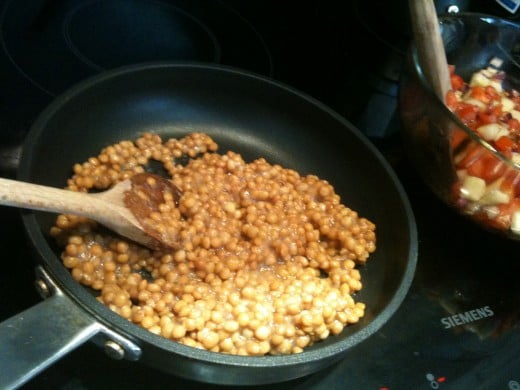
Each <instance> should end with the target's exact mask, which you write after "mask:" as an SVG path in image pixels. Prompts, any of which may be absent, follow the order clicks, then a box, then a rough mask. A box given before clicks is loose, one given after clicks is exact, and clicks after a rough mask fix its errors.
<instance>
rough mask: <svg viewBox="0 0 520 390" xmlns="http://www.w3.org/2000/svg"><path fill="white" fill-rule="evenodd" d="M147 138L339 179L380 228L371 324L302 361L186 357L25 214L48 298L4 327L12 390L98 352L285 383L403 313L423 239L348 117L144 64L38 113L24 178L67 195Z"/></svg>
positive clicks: (226, 78)
mask: <svg viewBox="0 0 520 390" xmlns="http://www.w3.org/2000/svg"><path fill="white" fill-rule="evenodd" d="M374 115H377V113H374ZM145 131H150V132H156V133H158V134H160V135H161V136H163V137H164V138H168V137H180V136H182V135H184V134H187V133H190V132H194V131H202V132H206V133H208V134H209V135H210V136H212V137H213V138H214V139H215V140H216V141H217V143H218V144H219V145H220V147H221V151H225V150H233V151H236V152H239V153H241V154H242V155H243V156H244V158H245V159H246V160H252V159H254V158H258V157H265V158H266V159H267V160H268V161H269V162H272V163H279V164H281V165H283V166H285V167H288V168H293V169H295V170H297V171H298V172H299V173H300V174H311V173H312V174H316V175H318V176H319V177H321V178H323V179H326V180H328V181H329V182H330V183H331V184H332V185H333V186H334V187H335V189H336V191H337V192H338V193H339V194H340V195H341V197H342V201H343V202H344V203H345V204H346V205H348V206H349V207H351V208H353V209H354V210H356V211H358V212H359V214H360V215H361V216H364V217H367V218H369V219H370V220H372V221H373V222H374V223H375V224H376V226H377V230H376V234H377V250H376V252H375V253H374V254H372V256H371V257H370V258H369V260H368V262H367V264H366V265H364V266H362V267H361V274H362V280H363V284H364V287H363V289H362V291H361V292H360V293H358V294H357V296H356V299H357V300H359V301H362V302H365V303H366V306H367V310H366V316H365V317H364V318H363V319H362V320H361V321H360V322H359V323H358V324H355V325H352V326H348V327H347V328H345V330H344V331H343V332H342V333H341V334H340V335H338V336H332V337H329V338H328V339H326V340H325V341H323V342H320V343H317V344H315V345H314V346H312V347H309V348H308V349H306V350H305V351H304V352H303V353H300V354H294V355H285V356H264V357H244V356H234V355H225V354H220V353H214V352H208V351H205V350H200V349H195V348H191V347H188V346H184V345H181V344H178V343H175V342H172V341H169V340H166V339H163V338H162V337H160V336H157V335H154V334H152V333H150V332H148V331H147V330H145V329H142V328H140V327H138V326H136V325H133V324H132V323H130V322H129V321H127V320H125V319H123V318H121V317H119V316H118V315H117V314H115V313H113V312H111V311H110V310H109V309H108V308H107V307H105V306H103V305H102V304H100V303H99V302H98V301H97V300H96V299H95V297H94V296H93V295H92V293H91V292H90V291H88V290H87V289H85V288H84V287H82V286H81V285H79V284H77V283H76V282H75V281H74V280H73V279H72V277H71V276H70V274H69V271H68V270H66V269H65V267H64V266H63V265H62V263H61V260H60V258H59V250H57V248H55V246H54V244H53V241H52V239H50V237H49V234H48V232H49V228H50V227H51V226H52V225H53V223H54V221H55V215H52V214H49V213H43V212H34V211H22V217H23V222H24V225H25V228H26V230H27V233H28V237H29V241H30V243H31V244H32V247H33V248H34V251H35V255H36V259H37V260H38V267H37V281H36V284H37V286H39V289H40V292H41V294H42V296H44V297H45V298H46V299H44V300H43V301H42V302H41V303H40V304H38V305H36V306H34V307H32V308H30V309H28V310H27V311H25V312H23V313H20V314H19V315H17V316H14V317H12V318H10V319H8V320H6V321H4V322H3V323H1V324H0V340H1V343H0V361H1V362H2V367H1V370H2V373H1V375H0V387H2V388H5V387H10V386H18V385H21V384H23V383H25V382H26V381H27V380H29V379H30V378H31V377H33V376H34V375H36V374H37V373H38V372H40V371H42V370H44V369H45V368H46V367H47V366H49V365H50V364H52V363H53V362H55V361H56V360H57V359H59V358H61V357H62V356H64V355H66V354H67V353H68V352H69V351H71V350H72V349H74V348H75V347H77V346H79V345H80V344H82V343H84V342H86V341H93V342H95V343H97V344H99V345H100V346H101V347H102V348H104V349H105V351H106V352H107V353H109V355H110V356H112V357H114V358H116V359H130V360H135V361H137V363H136V364H139V363H140V362H142V363H144V364H149V365H151V366H153V367H155V368H158V369H160V370H163V371H166V372H169V373H172V374H174V375H177V376H181V377H185V378H189V379H194V380H197V381H201V382H206V383H216V384H234V385H249V384H250V385H252V384H268V383H274V382H282V381H286V380H290V379H294V378H298V377H301V376H304V375H308V374H310V373H313V372H316V371H318V370H320V369H323V368H325V367H326V366H329V365H331V364H333V363H334V362H337V361H338V360H340V359H341V358H342V357H343V356H345V354H346V353H348V351H349V349H350V348H351V347H352V346H354V345H356V344H358V343H360V342H362V341H363V340H365V339H366V338H367V337H369V336H370V335H372V334H374V333H375V332H377V331H378V329H380V328H381V326H382V325H383V324H384V323H385V322H386V321H387V320H388V319H389V318H390V317H391V316H392V314H393V313H394V312H395V311H396V310H397V308H398V306H399V305H400V303H401V302H402V300H403V299H404V297H405V295H406V293H407V291H408V288H409V286H410V284H411V281H412V278H413V275H414V271H415V265H416V261H417V233H416V227H415V221H414V217H413V214H412V211H411V208H410V205H409V202H408V199H407V196H406V194H405V192H404V190H403V188H402V187H401V185H400V183H399V181H398V179H397V177H396V175H395V174H394V172H393V171H392V169H391V167H390V166H389V164H388V163H387V162H386V161H385V159H384V158H383V157H382V156H381V155H380V153H379V152H378V151H377V149H376V148H375V147H374V146H373V145H372V144H371V143H370V142H368V141H367V140H366V139H365V137H364V136H363V135H362V134H361V133H360V132H359V131H358V130H357V129H355V128H354V127H353V126H352V125H351V124H350V123H349V122H348V121H347V120H345V119H344V118H343V117H341V116H340V115H338V114H336V113H335V112H333V111H332V110H330V109H328V108H327V107H326V106H324V105H323V104H321V103H320V102H318V101H316V100H314V99H312V98H310V97H309V96H306V95H305V94H302V93H300V92H298V91H296V90H294V89H292V88H290V87H287V86H284V85H281V84H279V83H277V82H275V81H273V80H270V79H266V78H263V77H260V76H258V75H254V74H251V73H248V72H244V71H242V70H238V69H233V68H227V67H220V66H210V65H203V64H164V63H159V64H157V63H155V64H140V65H134V66H130V67H125V68H121V69H116V70H113V71H109V72H106V73H103V74H101V75H99V76H96V77H94V78H92V79H89V80H86V81H84V82H82V83H80V84H79V85H77V86H75V87H73V88H72V89H71V90H69V91H68V92H66V93H64V94H63V95H62V96H60V97H58V98H57V99H56V100H55V101H54V102H53V103H52V104H51V105H50V106H49V107H48V108H47V109H46V110H45V111H44V112H43V113H42V114H41V115H40V116H39V118H38V119H37V120H36V122H35V123H34V125H33V127H32V129H31V130H30V132H29V134H28V136H27V138H26V142H25V144H24V146H23V152H22V156H21V160H20V167H19V179H20V180H24V181H28V182H34V183H39V184H45V185H49V186H55V187H63V186H64V185H65V183H66V179H67V177H69V176H70V174H71V168H72V166H73V164H74V163H76V162H81V161H84V160H86V159H87V158H88V157H89V156H92V155H95V154H97V153H98V151H99V150H101V149H102V148H103V147H104V146H106V145H108V144H112V143H115V142H117V141H120V140H123V139H129V140H132V139H136V138H137V137H138V136H140V135H141V134H142V133H143V132H145ZM4 261H8V260H7V259H4ZM28 266H29V265H28ZM26 288H31V286H27V287H26ZM100 353H101V352H100ZM359 358H360V359H363V356H360V357H359Z"/></svg>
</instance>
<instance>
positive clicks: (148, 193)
mask: <svg viewBox="0 0 520 390" xmlns="http://www.w3.org/2000/svg"><path fill="white" fill-rule="evenodd" d="M167 192H169V193H171V194H172V196H173V199H174V200H175V201H176V202H177V201H178V200H179V197H180V196H181V192H180V191H179V189H178V188H177V187H176V186H175V185H174V184H173V183H172V182H171V181H169V180H167V179H165V178H162V177H160V176H158V175H153V174H150V173H141V174H137V175H134V176H133V177H131V178H130V179H127V180H125V181H122V182H120V183H118V184H116V185H115V186H114V187H112V188H111V189H109V190H107V191H104V192H100V193H83V192H75V191H68V190H64V189H58V188H53V187H47V186H43V185H39V184H31V183H27V182H22V181H16V180H10V179H3V178H0V205H5V206H14V207H21V208H26V209H32V210H41V211H50V212H56V213H64V214H74V215H78V216H83V217H87V218H90V219H93V220H95V221H97V222H99V223H100V224H102V225H104V226H106V227H107V228H109V229H111V230H113V231H115V232H116V233H119V234H120V235H121V236H124V237H127V238H129V239H131V240H133V241H136V242H137V243H139V244H142V245H144V246H146V247H148V248H151V249H159V248H161V247H165V246H166V247H174V246H175V244H176V243H175V242H173V240H168V239H167V237H164V235H163V234H160V233H159V231H157V230H156V229H154V228H153V227H152V226H151V225H150V224H149V223H145V220H146V218H147V217H148V216H149V215H150V213H151V212H153V211H158V209H159V205H160V204H161V203H164V194H165V193H167Z"/></svg>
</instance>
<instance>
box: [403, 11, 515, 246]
mask: <svg viewBox="0 0 520 390" xmlns="http://www.w3.org/2000/svg"><path fill="white" fill-rule="evenodd" d="M439 22H440V30H441V34H442V39H443V42H444V46H445V49H446V55H447V60H448V64H449V65H450V66H453V67H454V68H453V69H454V73H455V74H456V75H458V76H460V77H461V78H462V80H464V81H465V83H468V85H473V83H474V82H478V80H479V79H478V78H473V79H472V77H474V74H475V73H477V72H480V71H481V70H483V69H486V72H491V73H490V74H492V75H494V76H493V83H494V84H493V83H492V82H491V81H490V79H486V80H487V81H489V84H491V85H493V86H496V87H497V89H500V88H502V89H503V91H504V94H505V91H512V90H518V91H520V79H519V77H520V65H519V64H520V25H518V24H516V23H514V22H512V21H510V20H507V19H501V18H498V17H494V16H489V15H483V14H472V13H460V14H449V15H442V16H440V17H439ZM497 79H498V80H497ZM475 80H476V81H475ZM470 82H471V84H469V83H470ZM452 85H453V79H452ZM399 87H400V88H399V110H400V115H401V123H402V133H401V134H402V142H403V147H404V149H405V151H406V154H407V156H408V158H409V160H410V161H411V163H412V164H413V165H414V166H415V168H416V170H417V171H418V172H419V174H420V176H421V177H422V178H423V180H424V181H425V183H426V184H427V185H428V186H429V187H430V188H431V189H432V190H433V192H434V193H435V194H436V195H437V196H438V197H439V198H440V199H441V200H443V201H444V202H445V203H446V204H448V205H449V206H450V207H451V208H453V209H454V210H456V211H457V212H458V213H460V214H461V215H464V216H466V217H467V218H469V219H470V220H473V221H474V222H476V223H477V224H478V225H480V226H481V227H483V228H485V229H487V230H489V231H492V232H495V233H498V234H500V235H504V236H506V237H508V238H511V239H516V240H520V164H519V162H520V158H519V157H520V154H518V153H517V152H515V151H511V150H510V149H507V148H498V147H497V145H501V144H499V143H498V142H497V140H498V136H499V132H497V131H495V130H497V129H501V131H504V128H503V127H506V128H507V123H509V122H508V121H509V120H510V119H511V118H512V117H515V116H516V114H517V113H518V115H519V118H520V108H519V107H520V105H519V106H514V107H513V106H512V105H511V104H510V103H511V101H512V99H505V100H501V99H502V98H500V99H498V100H497V101H496V102H495V103H493V104H495V105H498V104H503V106H501V107H500V109H497V117H498V118H499V120H500V122H499V124H500V125H501V126H502V125H503V126H502V127H500V126H495V127H493V126H491V128H490V129H489V131H488V133H489V134H488V133H486V132H485V131H483V130H484V128H479V129H476V128H475V127H473V129H472V128H471V125H470V124H468V126H466V125H465V123H469V122H464V123H463V121H462V120H461V118H462V116H461V114H460V111H457V113H455V111H453V112H452V111H451V110H450V109H449V108H448V107H447V106H446V105H445V104H444V102H442V101H441V100H440V99H438V98H437V97H436V95H435V94H434V93H433V90H432V89H431V87H430V86H429V85H428V83H427V82H426V80H425V77H424V74H423V72H422V71H421V67H420V65H419V60H418V55H417V51H416V49H415V47H414V46H413V44H412V45H411V47H410V50H409V51H408V55H407V58H406V62H405V65H404V72H403V74H402V76H401V80H400V85H399ZM458 96H459V97H460V96H469V95H464V93H462V92H459V95H458ZM515 96H516V95H515ZM471 100H473V99H470V100H468V102H471ZM506 103H507V104H506ZM506 106H507V107H506ZM476 107H477V112H478V110H484V108H482V107H480V106H478V105H476ZM506 108H507V109H506ZM517 108H518V110H517ZM488 111H489V110H488ZM488 111H486V113H487V112H488ZM484 114H485V113H484V111H482V113H477V114H476V115H478V117H479V118H484V117H485V116H484ZM496 120H498V119H496ZM502 122H503V123H502ZM477 130H478V131H477ZM511 134H515V135H514V137H517V138H518V141H519V142H520V130H519V131H518V133H513V132H512V133H511ZM503 135H504V134H502V135H501V136H503ZM493 137H495V138H493Z"/></svg>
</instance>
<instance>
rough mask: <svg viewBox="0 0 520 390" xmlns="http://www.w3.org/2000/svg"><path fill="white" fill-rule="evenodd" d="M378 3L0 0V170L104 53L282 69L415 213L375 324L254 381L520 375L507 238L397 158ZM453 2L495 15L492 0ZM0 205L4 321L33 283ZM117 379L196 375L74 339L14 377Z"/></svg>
mask: <svg viewBox="0 0 520 390" xmlns="http://www.w3.org/2000/svg"><path fill="white" fill-rule="evenodd" d="M385 3H389V4H387V5H385V6H383V5H377V7H382V9H379V10H377V11H378V12H375V11H376V10H375V9H374V7H376V5H374V4H372V2H364V1H361V0H359V1H355V0H352V1H347V2H333V1H324V2H313V1H299V2H278V1H251V2H241V1H210V0H206V1H198V0H193V1H192V0H189V1H182V0H178V1H177V0H148V1H147V0H68V1H67V0H62V1H52V0H47V1H45V0H4V1H0V173H1V175H2V176H4V177H15V176H16V166H17V162H18V153H19V148H20V146H21V144H22V142H23V139H24V137H25V135H26V133H27V131H28V129H29V128H30V126H31V123H32V122H33V121H34V119H35V118H36V116H37V115H38V113H39V112H40V111H41V110H42V109H43V108H44V107H45V106H46V105H47V104H49V103H50V102H51V101H52V99H53V98H54V97H56V96H57V95H58V94H60V93H61V92H63V91H64V90H65V89H67V88H68V87H70V86H71V85H73V84H74V83H76V82H78V81H80V80H82V79H84V78H85V77H89V76H92V75H95V74H98V73H99V72H102V71H104V70H107V69H111V68H114V67H118V66H120V65H125V64H129V63H136V62H146V61H156V60H174V61H177V60H182V61H184V60H187V61H192V60H193V61H200V62H211V63H220V64H225V65H231V66H236V67H240V68H243V69H246V70H250V71H253V72H256V73H259V74H261V75H264V76H268V77H272V78H274V79H276V80H279V81H281V82H283V83H286V84H289V85H291V86H293V87H296V88H297V89H300V90H302V91H303V92H305V93H308V94H310V95H312V96H314V97H315V98H317V99H319V100H321V101H323V102H324V103H326V104H327V105H329V106H330V107H332V108H333V109H334V110H336V111H337V112H339V113H340V114H341V115H344V116H345V117H346V118H347V119H348V120H350V121H351V122H352V123H354V124H355V125H356V126H358V127H359V128H360V130H361V131H363V132H364V133H365V134H366V135H367V137H368V138H369V139H370V140H371V141H373V142H374V143H375V144H376V146H377V147H378V148H379V149H380V150H381V152H382V153H383V155H384V156H385V157H387V158H388V160H389V162H390V163H391V165H392V166H393V167H394V168H395V170H396V172H397V174H398V176H399V178H400V180H401V181H402V183H403V186H404V188H405V190H406V191H407V193H408V196H409V198H410V201H411V204H412V207H413V211H414V213H415V218H416V221H417V227H418V235H419V259H418V266H417V271H416V275H415V278H414V281H413V284H412V287H411V289H410V291H409V293H408V295H407V297H406V298H405V300H404V302H403V304H402V305H401V307H400V308H399V309H398V311H397V312H396V314H395V315H394V316H393V317H392V319H391V320H390V321H389V322H388V323H387V324H386V325H384V327H383V328H382V329H381V330H380V331H379V332H377V333H376V334H375V335H373V336H371V337H370V338H369V339H368V340H367V341H365V342H363V343H362V344H360V345H358V346H357V347H356V348H354V349H353V350H352V351H351V352H350V353H349V354H348V355H347V356H346V357H345V359H344V360H342V361H341V362H339V363H338V364H336V365H334V366H332V367H329V368H326V369H324V370H323V371H321V372H318V373H316V374H313V375H311V376H309V377H304V378H301V379H298V380H295V381H291V382H288V383H281V384H273V385H269V386H264V387H265V388H270V389H288V388H304V389H318V388H319V389H322V388H323V389H345V388H347V389H374V390H386V389H388V390H398V389H506V390H507V389H509V390H515V389H520V361H519V359H518V356H520V329H519V326H518V324H519V321H520V303H519V302H520V283H519V282H518V278H519V277H518V275H520V255H519V253H520V242H518V243H517V242H510V241H505V240H503V239H501V238H499V237H495V236H492V235H490V234H489V233H487V232H483V231H481V230H480V229H479V228H476V227H474V226H473V225H471V224H469V223H468V222H467V221H465V220H463V219H461V218H460V217H459V216H456V215H454V214H453V213H452V212H451V211H450V210H448V209H447V208H446V207H445V206H444V205H443V204H441V203H440V202H439V201H438V200H437V199H436V198H435V197H434V196H433V195H432V194H431V193H430V191H429V190H428V189H427V188H426V187H425V186H424V185H423V184H422V182H421V181H420V180H419V179H418V177H417V175H416V174H415V172H414V170H413V168H411V166H410V164H409V163H408V161H407V159H406V156H405V155H404V153H403V151H402V150H401V148H400V138H399V137H400V133H399V117H398V111H397V102H396V96H397V91H398V78H399V73H400V66H401V60H402V56H403V54H404V51H405V50H406V46H407V43H408V39H409V36H408V29H407V24H406V17H407V14H406V12H407V11H406V8H405V7H406V4H405V3H406V2H405V1H398V2H385ZM444 3H446V2H444ZM448 3H449V2H448ZM452 3H461V4H460V6H461V7H462V10H464V7H467V8H468V10H476V11H486V12H495V13H502V14H503V15H506V16H508V15H507V14H505V13H503V12H504V11H502V8H500V7H498V6H496V7H493V6H491V5H490V4H489V2H487V4H486V5H484V4H483V2H467V1H465V2H455V1H454V2H452ZM443 6H444V4H443ZM472 7H473V9H472ZM509 16H510V17H511V18H514V17H516V16H515V15H509ZM362 38H363V39H362ZM0 218H1V220H2V223H1V224H0V247H1V249H2V272H0V321H3V320H5V319H7V318H9V317H10V316H12V315H14V314H16V313H18V312H20V311H22V310H24V309H26V308H29V307H31V306H33V305H34V304H36V303H37V302H39V301H40V297H39V296H38V294H37V293H36V290H35V288H34V287H33V282H34V266H33V264H34V263H33V261H32V260H31V256H30V254H29V249H28V248H27V242H26V239H25V237H24V232H23V227H22V224H21V221H20V218H19V214H18V211H17V210H14V209H10V208H5V207H4V208H0ZM0 342H2V341H1V340H0ZM1 372H2V366H1V362H0V375H1ZM123 387H124V388H143V389H144V388H147V389H150V388H179V389H180V388H183V389H186V388H187V389H190V388H201V384H200V383H197V382H194V381H187V380H184V379H180V378H177V377H175V376H172V375H168V374H165V373H162V372H158V371H156V370H154V369H152V368H150V367H147V366H144V365H141V364H139V363H131V362H127V361H115V360H112V359H111V358H109V357H108V356H106V355H105V354H104V353H103V351H101V350H100V349H99V348H98V347H96V346H95V345H93V344H90V343H87V344H85V345H83V346H81V347H79V348H78V349H76V350H74V351H72V352H71V353H70V354H68V355H67V356H65V357H64V358H63V359H61V360H60V361H58V362H56V363H55V364H54V365H52V366H51V367H49V368H48V369H47V370H45V371H44V372H42V373H40V374H39V375H37V376H36V377H34V378H32V379H31V380H30V381H29V382H28V383H27V384H26V385H25V386H24V388H27V389H32V388H54V389H100V388H123ZM202 387H204V388H216V387H217V386H211V385H204V386H202ZM253 388H255V387H253Z"/></svg>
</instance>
